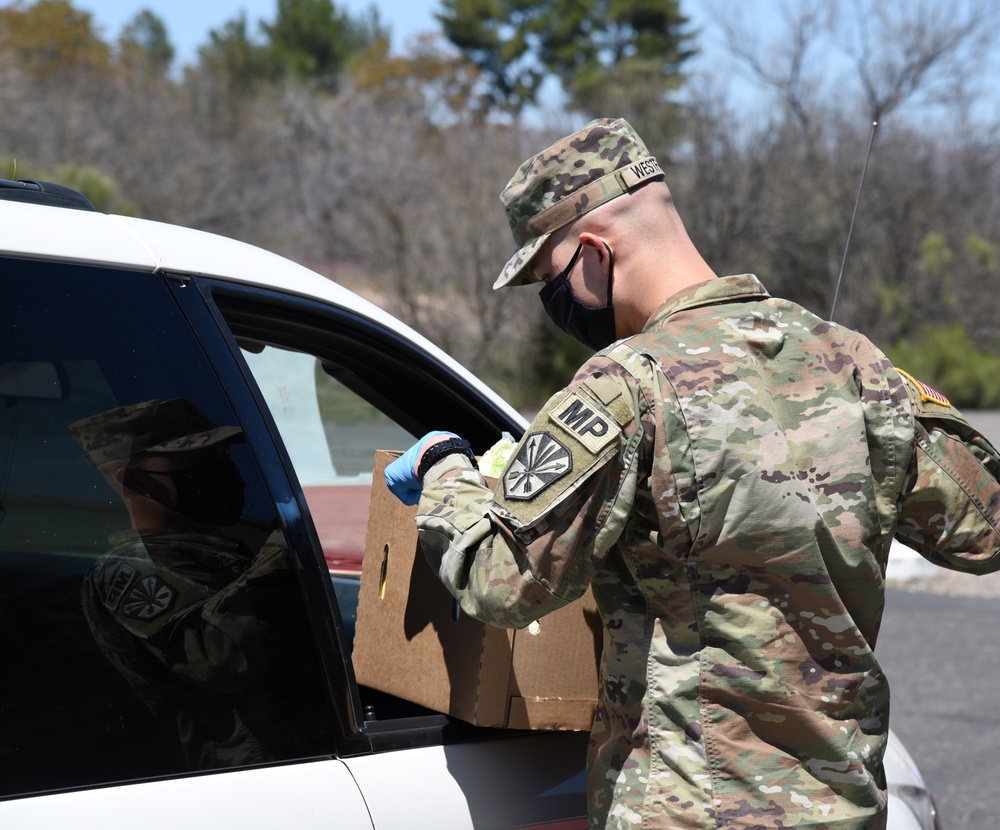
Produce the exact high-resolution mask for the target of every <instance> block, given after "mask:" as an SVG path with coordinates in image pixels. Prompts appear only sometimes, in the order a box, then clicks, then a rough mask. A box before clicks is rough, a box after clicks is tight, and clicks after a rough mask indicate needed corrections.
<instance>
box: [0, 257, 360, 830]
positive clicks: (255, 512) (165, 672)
mask: <svg viewBox="0 0 1000 830" xmlns="http://www.w3.org/2000/svg"><path fill="white" fill-rule="evenodd" d="M0 272H2V274H3V278H4V295H5V299H4V307H5V312H4V317H5V320H4V326H3V327H0V630H2V631H3V632H4V634H3V636H2V637H0V665H3V673H2V680H0V686H2V694H0V825H2V826H5V827H59V826H74V827H87V826H92V827H98V826H99V827H101V828H105V830H107V828H115V827H120V828H124V827H132V826H135V825H136V824H141V825H142V826H144V827H151V828H168V827H171V828H173V827H179V826H191V825H199V826H204V825H205V824H209V823H211V824H214V825H218V826H239V827H259V828H264V827H268V828H270V827H274V826H282V827H321V826H322V827H331V826H346V827H359V828H364V827H371V826H372V822H371V817H370V814H369V811H368V808H367V805H366V804H365V802H364V799H363V797H362V795H361V793H360V791H359V789H358V786H357V784H356V782H355V780H354V778H353V776H352V775H351V773H350V771H349V770H348V768H347V767H346V765H345V764H344V763H343V762H342V761H341V760H338V759H337V756H338V754H340V753H341V752H342V751H343V749H344V747H345V746H346V745H348V744H349V743H350V742H349V740H345V739H344V738H343V737H342V736H344V735H348V734H350V732H351V730H350V729H347V728H344V727H343V726H342V725H341V724H340V723H339V721H338V719H342V718H346V717H348V713H347V711H348V710H349V709H350V707H349V706H348V707H345V706H343V705H341V704H340V703H339V702H337V701H335V700H334V698H333V694H332V689H333V687H334V685H335V682H334V680H333V679H334V678H336V677H337V676H338V666H339V671H340V672H341V673H343V657H342V655H340V654H339V651H338V649H339V648H340V645H339V640H338V639H337V634H336V630H337V627H338V626H339V624H340V623H339V618H338V617H337V616H336V606H335V604H334V602H333V599H332V593H331V592H330V589H329V582H328V579H327V578H326V570H325V567H324V566H323V563H322V560H321V559H316V560H315V561H310V557H311V556H312V555H313V548H312V546H311V545H310V543H309V541H308V540H307V539H304V538H302V531H301V527H302V521H301V518H300V516H299V515H298V512H297V509H296V507H295V506H294V505H295V500H294V498H292V496H290V495H289V493H288V492H283V491H281V488H282V487H284V488H285V490H286V491H287V488H288V485H287V483H283V479H282V477H281V476H271V475H270V474H269V472H268V467H269V466H270V467H277V468H279V469H280V460H279V459H277V457H276V454H275V453H276V450H275V448H274V447H273V446H272V445H271V444H270V437H269V433H268V427H267V425H266V424H265V423H264V421H263V419H262V417H261V415H260V413H259V412H256V411H255V409H254V406H253V397H252V396H251V394H250V392H249V391H248V390H247V389H241V388H240V387H239V385H238V384H237V383H234V382H233V380H232V379H233V377H237V376H238V375H236V374H234V372H233V368H232V366H230V367H229V368H228V369H227V367H226V365H225V364H226V362H227V361H228V363H229V364H234V363H235V361H234V360H233V359H232V357H231V356H229V357H227V356H226V354H225V353H222V354H221V358H220V355H219V354H215V355H212V356H211V357H210V356H209V354H208V352H207V351H206V348H205V345H204V341H205V340H208V341H211V339H212V335H213V332H212V331H211V330H210V329H209V330H208V331H206V332H198V333H197V334H196V330H197V329H198V327H199V326H204V325H205V324H208V325H209V326H210V327H211V326H212V325H214V323H213V318H212V317H211V315H209V314H207V312H205V311H204V309H202V313H201V314H200V315H199V314H197V313H194V312H192V311H191V310H190V309H189V310H184V306H185V302H183V301H179V300H178V297H179V296H180V295H182V294H183V293H184V292H185V291H186V290H187V284H186V281H184V280H175V279H171V278H164V277H161V276H158V275H153V274H149V273H134V272H130V271H127V270H112V269H105V268H94V267H87V266H77V265H70V264H64V263H46V262H30V261H25V260H17V259H9V258H8V259H3V260H2V261H0ZM193 299H196V303H195V304H194V305H198V304H199V303H200V304H201V305H202V306H203V305H204V304H203V303H201V302H200V301H197V298H193ZM214 337H215V338H216V340H218V339H219V338H220V337H221V335H220V334H219V333H218V332H215V333H214ZM210 348H211V344H210ZM220 360H221V363H222V364H223V365H221V366H220ZM224 378H225V379H226V380H225V381H224ZM227 382H228V383H227ZM151 413H152V414H154V415H155V417H152V418H151V417H150V415H151ZM175 416H176V421H177V429H176V430H175V431H173V432H170V434H160V433H158V432H157V430H159V429H160V428H161V427H163V426H164V425H165V424H167V423H168V422H169V423H170V424H173V422H174V420H175ZM209 454H210V455H211V456H212V464H203V463H202V462H204V461H205V460H206V458H207V455H209ZM165 459H166V461H165ZM157 463H169V464H171V465H172V466H171V467H170V469H169V470H165V469H158V468H155V467H154V466H153V465H155V464H157ZM209 468H211V469H212V470H214V472H211V473H207V472H206V470H208V469H209ZM213 482H215V484H214V485H213ZM275 487H277V488H278V490H275ZM182 493H187V498H186V499H182V498H181V496H180V494H182ZM192 496H193V497H194V498H192ZM193 503H198V504H201V505H202V506H205V505H209V506H214V508H218V509H215V510H214V514H213V515H201V514H198V515H197V516H196V513H197V511H195V510H194V509H193V508H192V507H191V505H192V504H193ZM141 505H145V506H146V507H147V508H148V507H150V506H152V507H155V508H157V509H158V510H159V512H160V513H161V514H163V515H167V514H169V515H173V516H175V517H177V521H176V522H170V521H164V522H163V523H162V524H159V525H157V524H155V523H153V522H151V521H150V519H149V515H150V514H149V513H148V511H147V510H145V508H142V507H141ZM185 505H186V506H185ZM154 512H155V511H154ZM341 685H343V684H341Z"/></svg>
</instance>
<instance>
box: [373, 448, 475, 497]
mask: <svg viewBox="0 0 1000 830" xmlns="http://www.w3.org/2000/svg"><path fill="white" fill-rule="evenodd" d="M457 437H458V436H456V435H455V433H453V432H441V431H440V430H436V431H434V432H428V433H427V434H426V435H425V436H424V437H423V438H421V439H420V440H419V441H417V443H416V444H414V445H413V446H412V447H410V448H409V449H408V450H407V451H406V452H405V453H403V454H402V455H401V456H400V457H399V458H397V459H396V460H395V461H393V462H392V463H391V464H390V465H389V466H388V467H386V468H385V483H386V486H387V487H388V488H389V490H390V492H391V493H392V494H393V495H394V496H395V497H396V498H397V499H399V500H400V501H401V502H403V504H416V503H417V502H418V501H420V491H421V490H423V484H422V482H421V481H420V479H419V478H417V465H418V464H419V463H420V455H421V453H422V452H423V451H424V447H426V446H427V445H428V444H431V443H437V441H439V440H441V439H443V438H457Z"/></svg>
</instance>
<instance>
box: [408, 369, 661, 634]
mask: <svg viewBox="0 0 1000 830" xmlns="http://www.w3.org/2000/svg"><path fill="white" fill-rule="evenodd" d="M648 410H649V407H648V406H647V404H646V399H645V397H644V396H643V394H642V391H641V390H640V389H639V387H638V384H637V383H636V381H635V380H634V378H631V377H630V376H629V375H628V374H627V373H626V372H624V371H623V370H622V369H621V367H620V366H619V365H618V364H616V363H614V361H611V360H609V359H607V358H602V357H601V356H597V357H595V358H594V359H593V360H592V361H591V362H590V363H589V364H588V365H587V366H585V367H584V368H583V369H582V370H581V372H580V373H578V375H577V377H576V379H575V380H574V382H573V383H572V384H571V385H570V386H569V387H567V388H566V389H564V390H563V391H561V392H559V393H557V394H556V395H555V396H553V398H551V399H550V400H549V402H548V403H547V404H546V405H545V407H544V408H543V409H542V411H541V412H540V413H539V415H538V416H537V417H536V418H535V420H534V422H533V423H532V424H531V426H530V427H529V428H528V430H527V432H526V433H525V435H524V436H523V437H522V439H521V441H520V443H519V444H518V445H517V447H516V448H515V449H514V452H513V453H512V455H511V457H510V460H509V461H508V463H507V467H506V469H505V470H504V472H503V474H502V475H501V477H500V479H499V481H498V482H497V483H496V486H495V488H494V487H491V486H490V483H488V482H487V481H486V480H485V479H484V478H483V477H482V476H481V475H480V474H479V473H478V472H477V471H476V470H473V469H472V467H471V465H470V464H469V463H468V462H467V460H466V459H464V458H462V457H461V456H456V455H452V456H449V457H447V458H445V459H443V460H442V461H441V462H439V463H438V464H437V465H435V467H432V468H431V469H430V470H429V471H428V473H427V475H426V476H425V477H424V489H423V494H422V496H421V500H420V506H419V509H418V513H417V527H418V530H419V534H420V540H421V547H422V548H423V550H424V553H425V555H426V556H427V559H428V561H429V562H430V564H431V567H432V568H433V569H434V571H435V572H436V573H437V574H438V575H439V577H440V578H441V579H442V581H443V582H444V583H445V585H446V586H447V587H448V589H449V590H450V591H451V592H452V594H453V595H454V596H455V597H456V598H457V599H458V600H459V601H460V603H461V606H462V609H463V610H464V611H465V612H466V613H468V614H470V615H471V616H473V617H475V618H477V619H480V620H483V621H484V622H488V623H491V624H493V625H505V626H513V627H515V628H522V627H524V626H526V625H528V624H530V623H531V622H532V621H534V620H536V619H538V618H539V617H540V616H542V615H544V614H547V613H549V612H551V611H555V610H556V609H558V608H560V607H562V606H564V605H566V604H568V603H569V602H572V601H573V600H574V599H577V598H578V597H580V596H581V595H582V594H583V593H584V592H585V591H586V589H587V586H588V585H589V584H590V581H591V579H592V578H593V575H594V573H595V572H596V570H597V569H599V568H600V567H601V565H602V562H603V560H604V558H605V557H606V556H607V555H608V552H609V551H610V550H611V548H612V547H613V545H614V544H615V542H616V541H617V540H618V538H619V536H620V535H621V533H622V530H623V529H624V526H625V523H626V521H627V520H628V516H629V514H630V512H631V507H632V501H633V498H634V495H635V490H636V486H637V480H638V475H639V472H638V469H639V466H640V465H639V463H638V455H639V453H638V448H639V444H640V442H641V440H642V438H643V437H644V435H645V434H646V429H645V427H644V423H643V416H644V415H645V414H646V413H647V412H648Z"/></svg>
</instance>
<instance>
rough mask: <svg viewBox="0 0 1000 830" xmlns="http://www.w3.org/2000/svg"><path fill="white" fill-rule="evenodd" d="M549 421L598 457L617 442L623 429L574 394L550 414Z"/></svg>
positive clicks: (578, 395)
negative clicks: (609, 445)
mask: <svg viewBox="0 0 1000 830" xmlns="http://www.w3.org/2000/svg"><path fill="white" fill-rule="evenodd" d="M549 420H550V421H552V422H553V423H555V424H557V425H558V426H559V427H560V428H561V429H562V430H565V431H566V432H568V433H569V434H570V435H572V436H573V437H574V438H575V439H576V440H577V441H579V442H580V443H581V444H583V446H585V447H586V448H587V449H588V450H590V452H591V453H593V454H594V455H597V454H598V453H600V451H601V450H602V449H604V448H605V447H606V446H607V445H608V444H610V443H611V442H612V441H613V440H615V439H616V438H617V437H618V435H619V433H620V432H621V429H620V428H619V426H618V424H617V422H615V421H614V420H612V419H611V418H609V417H608V416H607V415H606V414H604V413H603V412H598V411H597V410H596V407H595V405H594V404H593V403H591V402H589V401H587V400H586V399H585V398H584V397H583V396H582V395H580V394H579V393H577V392H573V393H572V394H570V395H568V396H567V397H566V398H565V400H563V401H562V402H561V403H560V404H559V405H558V406H555V407H553V408H552V409H551V410H550V412H549Z"/></svg>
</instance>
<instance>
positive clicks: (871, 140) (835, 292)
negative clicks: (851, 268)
mask: <svg viewBox="0 0 1000 830" xmlns="http://www.w3.org/2000/svg"><path fill="white" fill-rule="evenodd" d="M877 127H878V121H872V133H871V136H870V137H869V139H868V152H867V153H865V164H864V167H862V168H861V181H860V182H858V195H857V196H856V197H855V199H854V213H852V214H851V225H850V227H849V228H848V229H847V242H845V243H844V258H843V259H842V260H841V262H840V274H839V275H838V276H837V285H836V287H835V288H834V289H833V303H832V304H831V305H830V316H829V317H828V318H827V319H829V320H830V321H832V320H833V312H834V311H835V310H836V308H837V297H838V296H839V295H840V282H841V280H843V279H844V266H845V265H847V251H848V250H849V249H850V247H851V234H852V233H854V220H855V219H857V218H858V205H859V204H861V189H862V188H863V187H864V186H865V176H866V175H867V173H868V160H869V159H870V158H871V157H872V145H873V144H874V143H875V129H876V128H877Z"/></svg>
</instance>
